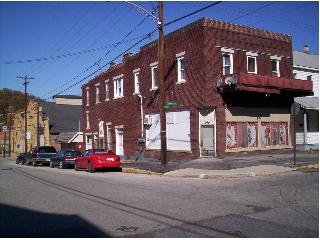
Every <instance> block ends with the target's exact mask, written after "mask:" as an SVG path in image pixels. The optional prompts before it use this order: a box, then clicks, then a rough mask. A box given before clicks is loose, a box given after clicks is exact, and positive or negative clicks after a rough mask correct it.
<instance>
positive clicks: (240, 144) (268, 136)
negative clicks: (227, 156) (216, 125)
mask: <svg viewBox="0 0 320 240" xmlns="http://www.w3.org/2000/svg"><path fill="white" fill-rule="evenodd" d="M258 132H259V133H260V136H259V141H260V144H261V146H262V147H268V146H276V145H288V138H289V132H288V123H287V122H261V124H260V125H259V127H258V122H227V127H226V148H227V149H235V148H247V147H258Z"/></svg>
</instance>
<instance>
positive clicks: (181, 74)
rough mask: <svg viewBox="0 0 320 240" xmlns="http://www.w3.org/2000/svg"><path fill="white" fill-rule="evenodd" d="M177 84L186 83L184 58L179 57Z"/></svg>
mask: <svg viewBox="0 0 320 240" xmlns="http://www.w3.org/2000/svg"><path fill="white" fill-rule="evenodd" d="M177 60H178V82H180V83H182V82H185V81H186V69H185V65H186V62H185V58H184V56H183V57H179V58H178V59H177Z"/></svg>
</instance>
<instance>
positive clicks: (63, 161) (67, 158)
mask: <svg viewBox="0 0 320 240" xmlns="http://www.w3.org/2000/svg"><path fill="white" fill-rule="evenodd" d="M80 155H81V153H80V152H79V151H76V150H70V149H67V150H61V151H60V152H58V153H57V155H56V156H55V157H52V158H51V159H50V167H51V168H54V167H55V166H59V168H65V167H72V168H73V167H74V162H75V160H76V157H79V156H80Z"/></svg>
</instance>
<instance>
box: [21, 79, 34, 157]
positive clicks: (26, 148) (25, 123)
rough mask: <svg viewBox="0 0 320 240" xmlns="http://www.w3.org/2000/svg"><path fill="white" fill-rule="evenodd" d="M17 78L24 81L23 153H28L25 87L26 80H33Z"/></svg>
mask: <svg viewBox="0 0 320 240" xmlns="http://www.w3.org/2000/svg"><path fill="white" fill-rule="evenodd" d="M17 78H21V79H24V82H23V85H24V152H25V153H26V152H28V146H27V130H28V124H27V106H28V102H27V85H28V83H29V82H28V81H27V80H29V79H30V80H31V79H34V78H33V77H28V76H27V75H26V76H24V77H17Z"/></svg>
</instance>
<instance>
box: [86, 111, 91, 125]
mask: <svg viewBox="0 0 320 240" xmlns="http://www.w3.org/2000/svg"><path fill="white" fill-rule="evenodd" d="M86 123H87V126H86V129H90V116H89V111H86Z"/></svg>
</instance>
